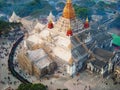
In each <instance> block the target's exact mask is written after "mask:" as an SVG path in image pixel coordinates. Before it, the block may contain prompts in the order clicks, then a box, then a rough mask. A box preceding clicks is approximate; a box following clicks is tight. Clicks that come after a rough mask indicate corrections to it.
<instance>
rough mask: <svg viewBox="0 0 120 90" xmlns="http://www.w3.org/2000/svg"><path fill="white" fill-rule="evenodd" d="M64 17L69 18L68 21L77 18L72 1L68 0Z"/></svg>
mask: <svg viewBox="0 0 120 90" xmlns="http://www.w3.org/2000/svg"><path fill="white" fill-rule="evenodd" d="M63 17H64V18H67V19H73V18H75V11H74V8H73V6H72V2H71V0H67V3H66V5H65V7H64V10H63Z"/></svg>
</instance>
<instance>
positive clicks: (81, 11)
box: [74, 5, 89, 18]
mask: <svg viewBox="0 0 120 90" xmlns="http://www.w3.org/2000/svg"><path fill="white" fill-rule="evenodd" d="M74 8H75V11H76V15H77V17H80V18H86V17H87V16H88V13H89V11H88V8H84V7H79V6H77V5H74Z"/></svg>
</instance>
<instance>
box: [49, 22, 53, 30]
mask: <svg viewBox="0 0 120 90" xmlns="http://www.w3.org/2000/svg"><path fill="white" fill-rule="evenodd" d="M48 28H49V29H52V28H54V25H53V23H52V21H50V22H49V23H48Z"/></svg>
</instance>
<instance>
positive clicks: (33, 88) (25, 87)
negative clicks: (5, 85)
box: [17, 83, 47, 90]
mask: <svg viewBox="0 0 120 90" xmlns="http://www.w3.org/2000/svg"><path fill="white" fill-rule="evenodd" d="M17 90H47V88H46V86H45V85H43V84H41V83H39V84H23V83H22V84H20V85H19V87H18V89H17Z"/></svg>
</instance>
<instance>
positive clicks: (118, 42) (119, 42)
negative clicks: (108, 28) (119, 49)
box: [112, 34, 120, 46]
mask: <svg viewBox="0 0 120 90" xmlns="http://www.w3.org/2000/svg"><path fill="white" fill-rule="evenodd" d="M112 38H113V40H112V43H113V44H115V45H117V46H120V36H118V35H116V34H112Z"/></svg>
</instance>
